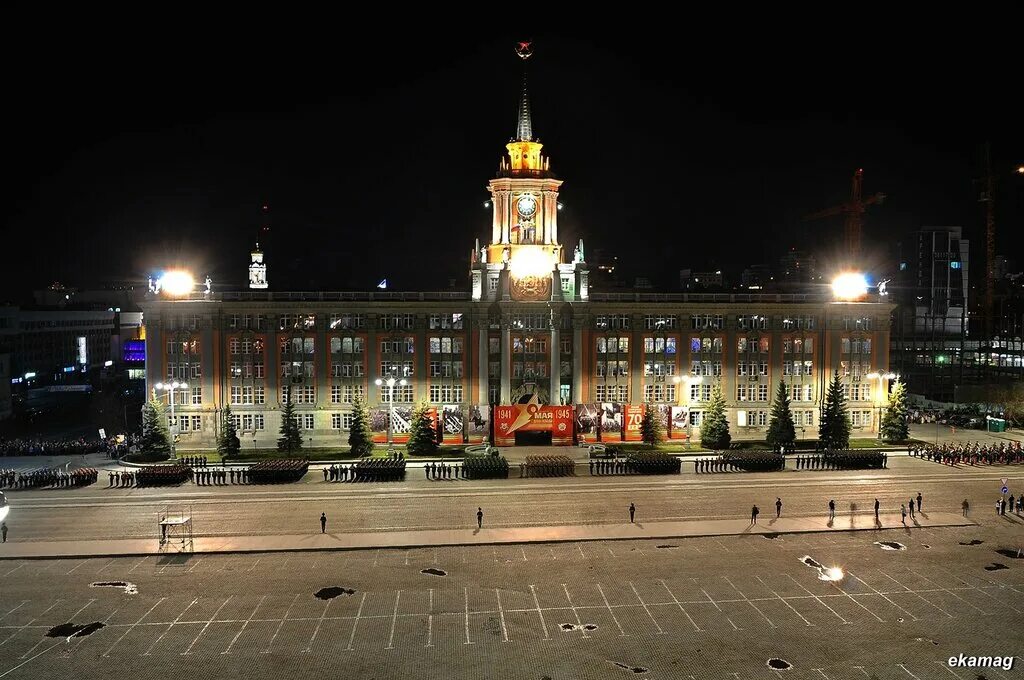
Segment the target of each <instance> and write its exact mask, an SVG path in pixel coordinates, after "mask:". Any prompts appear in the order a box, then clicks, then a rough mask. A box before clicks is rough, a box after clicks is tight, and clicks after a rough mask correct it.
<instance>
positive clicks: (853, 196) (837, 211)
mask: <svg viewBox="0 0 1024 680" xmlns="http://www.w3.org/2000/svg"><path fill="white" fill-rule="evenodd" d="M863 184H864V169H863V168H857V171H856V172H855V173H853V181H852V183H851V186H850V200H849V201H848V202H846V203H842V204H840V205H836V206H833V207H831V208H826V209H824V210H820V211H818V212H816V213H811V214H810V215H805V216H804V221H810V220H820V219H822V218H825V217H832V216H834V215H845V218H846V219H845V223H844V230H843V231H844V238H845V243H846V252H847V253H848V255H849V257H850V258H851V259H852V260H854V261H856V260H857V259H858V258H859V257H860V250H861V232H862V229H863V217H862V215H863V214H864V213H865V212H867V208H868V206H869V205H875V204H880V203H881V202H882V201H884V200H885V194H882V193H878V194H875V195H873V196H868V197H867V198H863V197H862V194H861V187H862V185H863Z"/></svg>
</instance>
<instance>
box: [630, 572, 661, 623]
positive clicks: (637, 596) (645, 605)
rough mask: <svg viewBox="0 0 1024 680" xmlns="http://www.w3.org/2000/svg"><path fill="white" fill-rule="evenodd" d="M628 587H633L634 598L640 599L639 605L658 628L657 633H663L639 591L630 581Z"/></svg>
mask: <svg viewBox="0 0 1024 680" xmlns="http://www.w3.org/2000/svg"><path fill="white" fill-rule="evenodd" d="M629 587H630V588H632V589H633V594H634V595H636V599H637V600H639V601H640V605H641V606H642V607H643V608H644V611H645V612H647V616H649V617H650V618H651V623H653V624H654V627H655V628H657V629H658V635H664V634H665V631H663V630H662V629H661V626H660V625H659V624H658V622H657V620H655V618H654V614H652V613H651V610H650V608H649V607H648V606H647V604H646V603H645V602H644V599H643V598H642V597H640V593H639V592H637V589H636V586H635V585H633V582H632V581H630V582H629Z"/></svg>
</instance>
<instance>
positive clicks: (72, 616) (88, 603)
mask: <svg viewBox="0 0 1024 680" xmlns="http://www.w3.org/2000/svg"><path fill="white" fill-rule="evenodd" d="M95 601H96V600H95V599H92V600H89V601H88V602H86V603H85V605H84V606H83V607H82V608H81V609H79V610H78V611H77V612H75V613H74V614H72V615H71V616H70V617H69V618H68V621H71V622H74V620H75V617H76V616H78V615H79V614H81V613H82V612H84V611H85V609H86V607H88V606H89V605H91V604H92V603H93V602H95ZM44 642H46V638H45V637H44V638H42V639H41V640H40V641H39V642H37V643H36V644H35V645H33V646H32V649H30V650H28V651H27V652H25V653H24V654H22V655H21V656H19V657H18V658H19V659H24V658H25V657H27V656H28V655H29V654H31V653H32V652H34V651H36V648H37V647H39V645H41V644H43V643H44ZM65 642H67V640H65Z"/></svg>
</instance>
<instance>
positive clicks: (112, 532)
mask: <svg viewBox="0 0 1024 680" xmlns="http://www.w3.org/2000/svg"><path fill="white" fill-rule="evenodd" d="M793 467H794V464H793V461H792V460H791V461H790V462H789V468H790V469H788V470H787V471H784V472H773V473H756V474H755V473H722V474H695V473H694V472H693V463H692V462H690V461H687V462H686V464H685V465H684V472H683V473H682V474H679V475H664V476H639V475H636V476H590V475H589V474H588V468H587V467H582V466H581V467H579V468H578V470H579V472H580V476H577V477H571V478H538V479H519V478H518V477H517V476H516V474H517V471H513V477H512V478H510V479H507V480H478V481H470V480H443V481H440V480H439V481H434V480H428V479H426V478H425V475H424V471H423V470H422V469H413V470H411V471H410V472H409V473H408V475H407V479H406V481H404V482H390V483H360V484H353V483H331V482H324V481H323V476H322V473H321V472H320V471H319V470H311V471H310V472H309V473H308V474H307V475H306V476H305V478H304V479H303V480H302V481H301V482H299V483H295V484H283V485H270V486H253V485H230V484H228V485H225V486H217V487H214V486H196V485H194V484H191V483H188V484H185V485H183V486H180V487H173V488H143V489H136V488H109V487H108V486H107V484H108V478H107V475H106V474H103V475H102V476H101V478H100V481H99V482H98V483H97V484H95V485H92V486H89V487H85V488H81V489H54V490H29V491H17V490H15V491H9V492H8V499H9V502H10V507H11V513H10V516H9V517H8V520H7V524H8V527H9V529H10V536H9V540H11V541H19V542H23V541H65V540H66V541H74V540H79V539H89V540H107V539H121V538H152V537H155V536H157V535H158V527H157V523H156V522H157V520H156V517H157V514H158V513H159V512H160V511H163V510H169V511H170V513H171V514H179V513H183V514H189V515H191V516H192V517H193V524H194V532H195V534H196V535H197V536H254V535H284V534H311V533H318V532H319V531H320V526H319V517H320V514H321V513H326V514H327V517H328V521H329V525H328V526H329V529H330V530H331V531H332V532H338V533H348V532H387V531H399V530H418V529H445V528H460V527H462V528H465V527H472V526H475V523H476V511H477V508H478V507H481V508H483V511H484V516H485V522H486V525H487V526H488V527H524V526H546V525H576V524H609V523H613V524H614V523H620V522H623V521H626V520H627V518H628V514H627V509H628V507H629V504H630V503H634V504H635V505H636V508H637V519H638V520H640V521H651V522H655V521H678V520H690V519H708V518H736V517H749V515H750V508H751V506H752V505H754V504H757V505H758V506H760V508H761V511H762V516H763V517H768V516H770V515H771V514H772V513H773V512H774V503H775V498H776V496H779V497H781V498H782V501H783V512H784V513H786V514H787V515H793V516H820V517H824V516H825V513H826V512H827V504H828V501H829V500H830V499H834V500H835V501H836V505H837V514H838V515H839V516H840V517H842V516H843V515H844V514H849V513H851V512H871V509H872V506H873V504H874V499H875V498H878V499H879V501H880V503H881V505H882V511H883V512H894V511H895V512H898V511H899V506H900V504H901V503H906V502H908V500H909V499H910V497H911V496H916V495H917V494H918V493H919V492H920V493H921V494H922V495H923V497H924V509H925V511H926V512H927V511H930V510H935V511H945V512H953V513H959V512H960V506H961V503H962V502H963V500H964V499H965V498H966V499H968V500H969V502H970V504H971V507H972V512H973V514H974V515H982V514H994V504H995V502H996V500H997V499H998V498H999V496H1000V493H999V491H1000V487H1001V485H1002V482H1001V479H1002V478H1003V477H1006V478H1007V484H1008V486H1009V487H1010V492H1011V493H1014V494H1017V493H1019V492H1020V490H1024V466H985V467H976V468H974V467H969V466H968V467H958V468H953V467H949V466H944V465H940V464H937V463H932V462H928V461H924V460H920V459H916V458H909V457H906V456H901V457H890V458H889V468H888V469H885V470H864V471H848V472H840V471H824V470H799V471H797V470H794V469H792V468H793Z"/></svg>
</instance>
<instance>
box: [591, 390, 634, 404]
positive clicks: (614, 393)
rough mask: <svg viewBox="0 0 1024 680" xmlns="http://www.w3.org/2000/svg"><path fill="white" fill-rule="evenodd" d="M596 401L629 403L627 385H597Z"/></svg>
mask: <svg viewBox="0 0 1024 680" xmlns="http://www.w3.org/2000/svg"><path fill="white" fill-rule="evenodd" d="M597 401H599V402H601V403H604V402H612V403H620V404H627V403H629V386H628V385H598V386H597Z"/></svg>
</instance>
